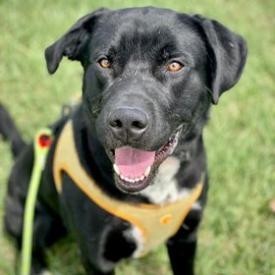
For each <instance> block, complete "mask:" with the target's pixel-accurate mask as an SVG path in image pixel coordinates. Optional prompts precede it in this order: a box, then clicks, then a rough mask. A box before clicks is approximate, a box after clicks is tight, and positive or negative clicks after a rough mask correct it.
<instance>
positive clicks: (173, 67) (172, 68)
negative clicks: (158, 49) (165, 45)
mask: <svg viewBox="0 0 275 275" xmlns="http://www.w3.org/2000/svg"><path fill="white" fill-rule="evenodd" d="M166 68H167V71H169V72H172V73H176V72H178V71H180V70H181V69H182V68H183V65H182V64H181V63H179V62H177V61H173V62H171V63H169V64H168V65H167V67H166Z"/></svg>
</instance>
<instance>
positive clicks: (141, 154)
mask: <svg viewBox="0 0 275 275" xmlns="http://www.w3.org/2000/svg"><path fill="white" fill-rule="evenodd" d="M181 130H182V127H179V128H178V129H177V130H176V131H175V132H174V133H173V134H172V135H171V136H170V138H169V139H168V141H167V142H166V143H165V144H164V145H163V146H161V147H160V148H159V149H158V150H157V151H143V150H140V149H135V148H132V147H130V146H124V147H120V148H116V149H114V150H110V151H109V152H108V155H109V157H110V159H111V161H112V162H113V169H114V180H115V184H116V186H117V188H118V189H120V190H121V191H122V192H124V193H132V194H134V193H139V192H140V191H142V190H144V189H145V188H146V187H148V186H149V185H150V184H152V182H153V178H154V176H155V174H156V172H157V169H158V167H159V166H160V164H161V163H162V162H163V161H164V160H165V159H166V158H167V157H168V156H170V155H172V154H173V152H174V151H175V148H176V146H177V144H178V140H179V136H180V133H181ZM121 151H122V153H121ZM127 153H128V154H129V155H127ZM120 155H123V157H122V158H121V157H120ZM131 158H132V159H133V161H132V162H133V163H131V161H129V159H131ZM121 159H122V161H121ZM123 161H124V163H123ZM135 166H136V167H137V169H135ZM136 170H138V172H137V171H136ZM133 171H134V172H133Z"/></svg>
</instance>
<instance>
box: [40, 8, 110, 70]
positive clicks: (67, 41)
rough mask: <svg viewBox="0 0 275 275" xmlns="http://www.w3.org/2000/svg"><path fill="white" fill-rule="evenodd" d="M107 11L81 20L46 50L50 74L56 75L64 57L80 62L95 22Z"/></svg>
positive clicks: (96, 12)
mask: <svg viewBox="0 0 275 275" xmlns="http://www.w3.org/2000/svg"><path fill="white" fill-rule="evenodd" d="M106 11H107V9H99V10H96V11H95V12H92V13H90V14H87V15H86V16H84V17H82V18H80V19H79V20H78V21H77V22H76V23H75V24H74V25H73V26H72V27H71V28H70V29H69V30H68V31H67V32H66V33H65V34H64V35H63V36H62V37H61V38H59V39H58V40H57V41H56V42H54V43H53V44H52V45H50V46H49V47H48V48H46V50H45V59H46V63H47V69H48V72H49V73H50V74H53V73H55V71H56V70H57V68H58V66H59V63H60V61H61V59H62V58H63V56H67V57H68V58H69V59H70V60H80V56H81V53H82V50H83V49H84V48H85V46H86V45H87V42H88V41H89V36H90V34H91V32H92V29H93V26H94V24H95V21H96V20H97V19H98V17H99V16H101V15H102V14H103V13H105V12H106Z"/></svg>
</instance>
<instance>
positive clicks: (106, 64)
mask: <svg viewBox="0 0 275 275" xmlns="http://www.w3.org/2000/svg"><path fill="white" fill-rule="evenodd" d="M98 64H99V65H100V67H101V68H103V69H109V68H111V65H112V64H111V61H110V60H109V59H108V58H105V57H104V58H101V59H100V60H99V61H98Z"/></svg>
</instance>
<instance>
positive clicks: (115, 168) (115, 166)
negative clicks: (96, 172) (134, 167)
mask: <svg viewBox="0 0 275 275" xmlns="http://www.w3.org/2000/svg"><path fill="white" fill-rule="evenodd" d="M113 168H114V170H115V172H116V173H117V174H118V175H120V171H119V168H118V166H117V165H116V164H114V165H113Z"/></svg>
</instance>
